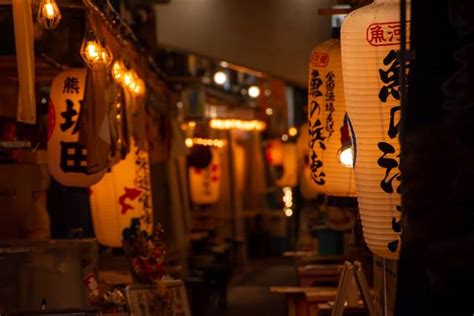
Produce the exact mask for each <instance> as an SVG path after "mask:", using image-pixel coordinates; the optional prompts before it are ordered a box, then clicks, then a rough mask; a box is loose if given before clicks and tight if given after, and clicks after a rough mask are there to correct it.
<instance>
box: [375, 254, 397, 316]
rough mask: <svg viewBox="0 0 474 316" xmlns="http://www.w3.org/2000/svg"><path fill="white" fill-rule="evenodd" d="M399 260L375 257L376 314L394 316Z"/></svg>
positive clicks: (378, 315)
mask: <svg viewBox="0 0 474 316" xmlns="http://www.w3.org/2000/svg"><path fill="white" fill-rule="evenodd" d="M397 271H398V260H389V259H384V258H381V257H378V256H376V255H374V292H375V293H374V294H375V314H376V315H377V316H393V315H394V308H395V293H396V290H397Z"/></svg>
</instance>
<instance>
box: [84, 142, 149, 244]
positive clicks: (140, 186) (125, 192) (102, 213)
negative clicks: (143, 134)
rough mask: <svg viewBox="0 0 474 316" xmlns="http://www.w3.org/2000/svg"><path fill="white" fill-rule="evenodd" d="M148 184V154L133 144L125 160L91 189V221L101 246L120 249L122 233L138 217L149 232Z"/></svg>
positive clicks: (143, 227) (144, 228)
mask: <svg viewBox="0 0 474 316" xmlns="http://www.w3.org/2000/svg"><path fill="white" fill-rule="evenodd" d="M150 181H151V180H150V166H149V161H148V153H147V152H146V151H145V150H141V149H138V148H137V146H136V144H135V142H134V141H132V144H131V147H130V152H129V153H128V155H127V156H126V157H125V159H124V160H122V161H120V162H119V163H117V164H116V165H114V166H113V167H112V168H111V170H110V172H107V173H106V174H105V176H104V178H103V179H102V180H101V181H100V182H99V183H97V184H96V185H94V186H92V188H91V194H90V203H91V210H92V220H93V224H94V232H95V235H96V237H97V240H98V241H99V243H100V244H102V245H104V246H108V247H121V246H122V231H123V229H124V228H126V227H128V226H129V225H130V221H131V220H132V218H140V219H141V225H142V226H141V228H142V229H143V230H146V231H148V232H149V233H151V232H152V228H153V205H152V197H151V183H150Z"/></svg>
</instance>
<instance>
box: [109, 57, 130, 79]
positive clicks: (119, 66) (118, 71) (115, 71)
mask: <svg viewBox="0 0 474 316" xmlns="http://www.w3.org/2000/svg"><path fill="white" fill-rule="evenodd" d="M126 72H127V67H125V65H124V64H123V62H122V61H121V60H117V61H115V62H114V64H113V66H112V77H113V78H114V80H115V82H117V83H123V82H124V77H125V74H126Z"/></svg>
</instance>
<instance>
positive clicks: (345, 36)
mask: <svg viewBox="0 0 474 316" xmlns="http://www.w3.org/2000/svg"><path fill="white" fill-rule="evenodd" d="M407 7H409V5H408V6H407ZM400 27H401V25H400V3H399V1H398V0H376V1H375V2H374V3H373V4H371V5H368V6H366V7H363V8H361V9H359V10H356V11H354V12H352V13H351V14H350V15H349V16H348V17H347V18H346V20H345V22H344V24H343V25H342V60H343V73H344V85H345V94H346V101H347V112H348V113H349V117H350V120H351V123H352V126H353V129H354V133H355V135H354V139H353V142H354V145H355V146H354V147H355V176H356V183H357V191H358V198H359V210H360V214H361V219H362V225H363V230H364V236H365V239H366V241H367V244H368V246H369V248H370V250H371V251H372V252H373V253H375V254H377V255H378V256H381V257H384V258H389V259H396V258H398V255H399V251H400V233H401V227H400V208H401V202H400V192H399V190H400V170H399V155H400V145H399V141H398V124H399V121H400V92H399V87H400V84H399V66H400V65H399V62H398V61H397V59H396V52H397V50H398V49H399V48H400ZM407 30H409V27H407Z"/></svg>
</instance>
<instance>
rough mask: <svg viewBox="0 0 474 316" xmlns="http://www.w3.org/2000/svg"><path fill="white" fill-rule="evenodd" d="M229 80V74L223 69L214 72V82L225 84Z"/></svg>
mask: <svg viewBox="0 0 474 316" xmlns="http://www.w3.org/2000/svg"><path fill="white" fill-rule="evenodd" d="M226 81H227V74H226V73H225V72H223V71H218V72H216V73H215V74H214V82H215V83H216V84H218V85H223V84H224V83H226Z"/></svg>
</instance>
